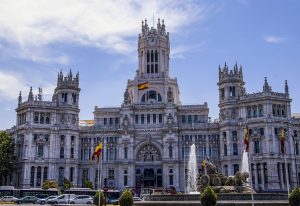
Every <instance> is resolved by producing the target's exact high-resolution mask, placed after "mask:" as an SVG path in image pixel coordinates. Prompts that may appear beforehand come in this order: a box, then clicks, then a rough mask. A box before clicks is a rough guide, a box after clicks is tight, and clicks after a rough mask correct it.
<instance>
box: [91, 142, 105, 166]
mask: <svg viewBox="0 0 300 206" xmlns="http://www.w3.org/2000/svg"><path fill="white" fill-rule="evenodd" d="M102 148H103V144H102V143H100V144H99V145H98V146H97V147H96V148H95V151H94V153H93V155H92V160H95V158H96V157H97V162H99V159H100V155H101V152H102Z"/></svg>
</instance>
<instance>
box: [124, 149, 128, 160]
mask: <svg viewBox="0 0 300 206" xmlns="http://www.w3.org/2000/svg"><path fill="white" fill-rule="evenodd" d="M127 158H128V147H124V159H127Z"/></svg>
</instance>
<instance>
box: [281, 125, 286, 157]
mask: <svg viewBox="0 0 300 206" xmlns="http://www.w3.org/2000/svg"><path fill="white" fill-rule="evenodd" d="M284 141H285V135H284V129H283V128H282V129H281V137H280V150H281V153H282V154H283V155H284V153H285V142H284Z"/></svg>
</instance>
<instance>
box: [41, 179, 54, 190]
mask: <svg viewBox="0 0 300 206" xmlns="http://www.w3.org/2000/svg"><path fill="white" fill-rule="evenodd" d="M42 188H43V189H44V190H48V189H50V188H56V189H58V184H57V182H56V181H55V180H45V181H44V182H43V185H42Z"/></svg>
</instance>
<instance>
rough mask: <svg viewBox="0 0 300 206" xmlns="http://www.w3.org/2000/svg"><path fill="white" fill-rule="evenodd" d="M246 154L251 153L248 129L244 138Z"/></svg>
mask: <svg viewBox="0 0 300 206" xmlns="http://www.w3.org/2000/svg"><path fill="white" fill-rule="evenodd" d="M244 145H245V152H249V128H248V126H247V127H246V131H245V138H244Z"/></svg>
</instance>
